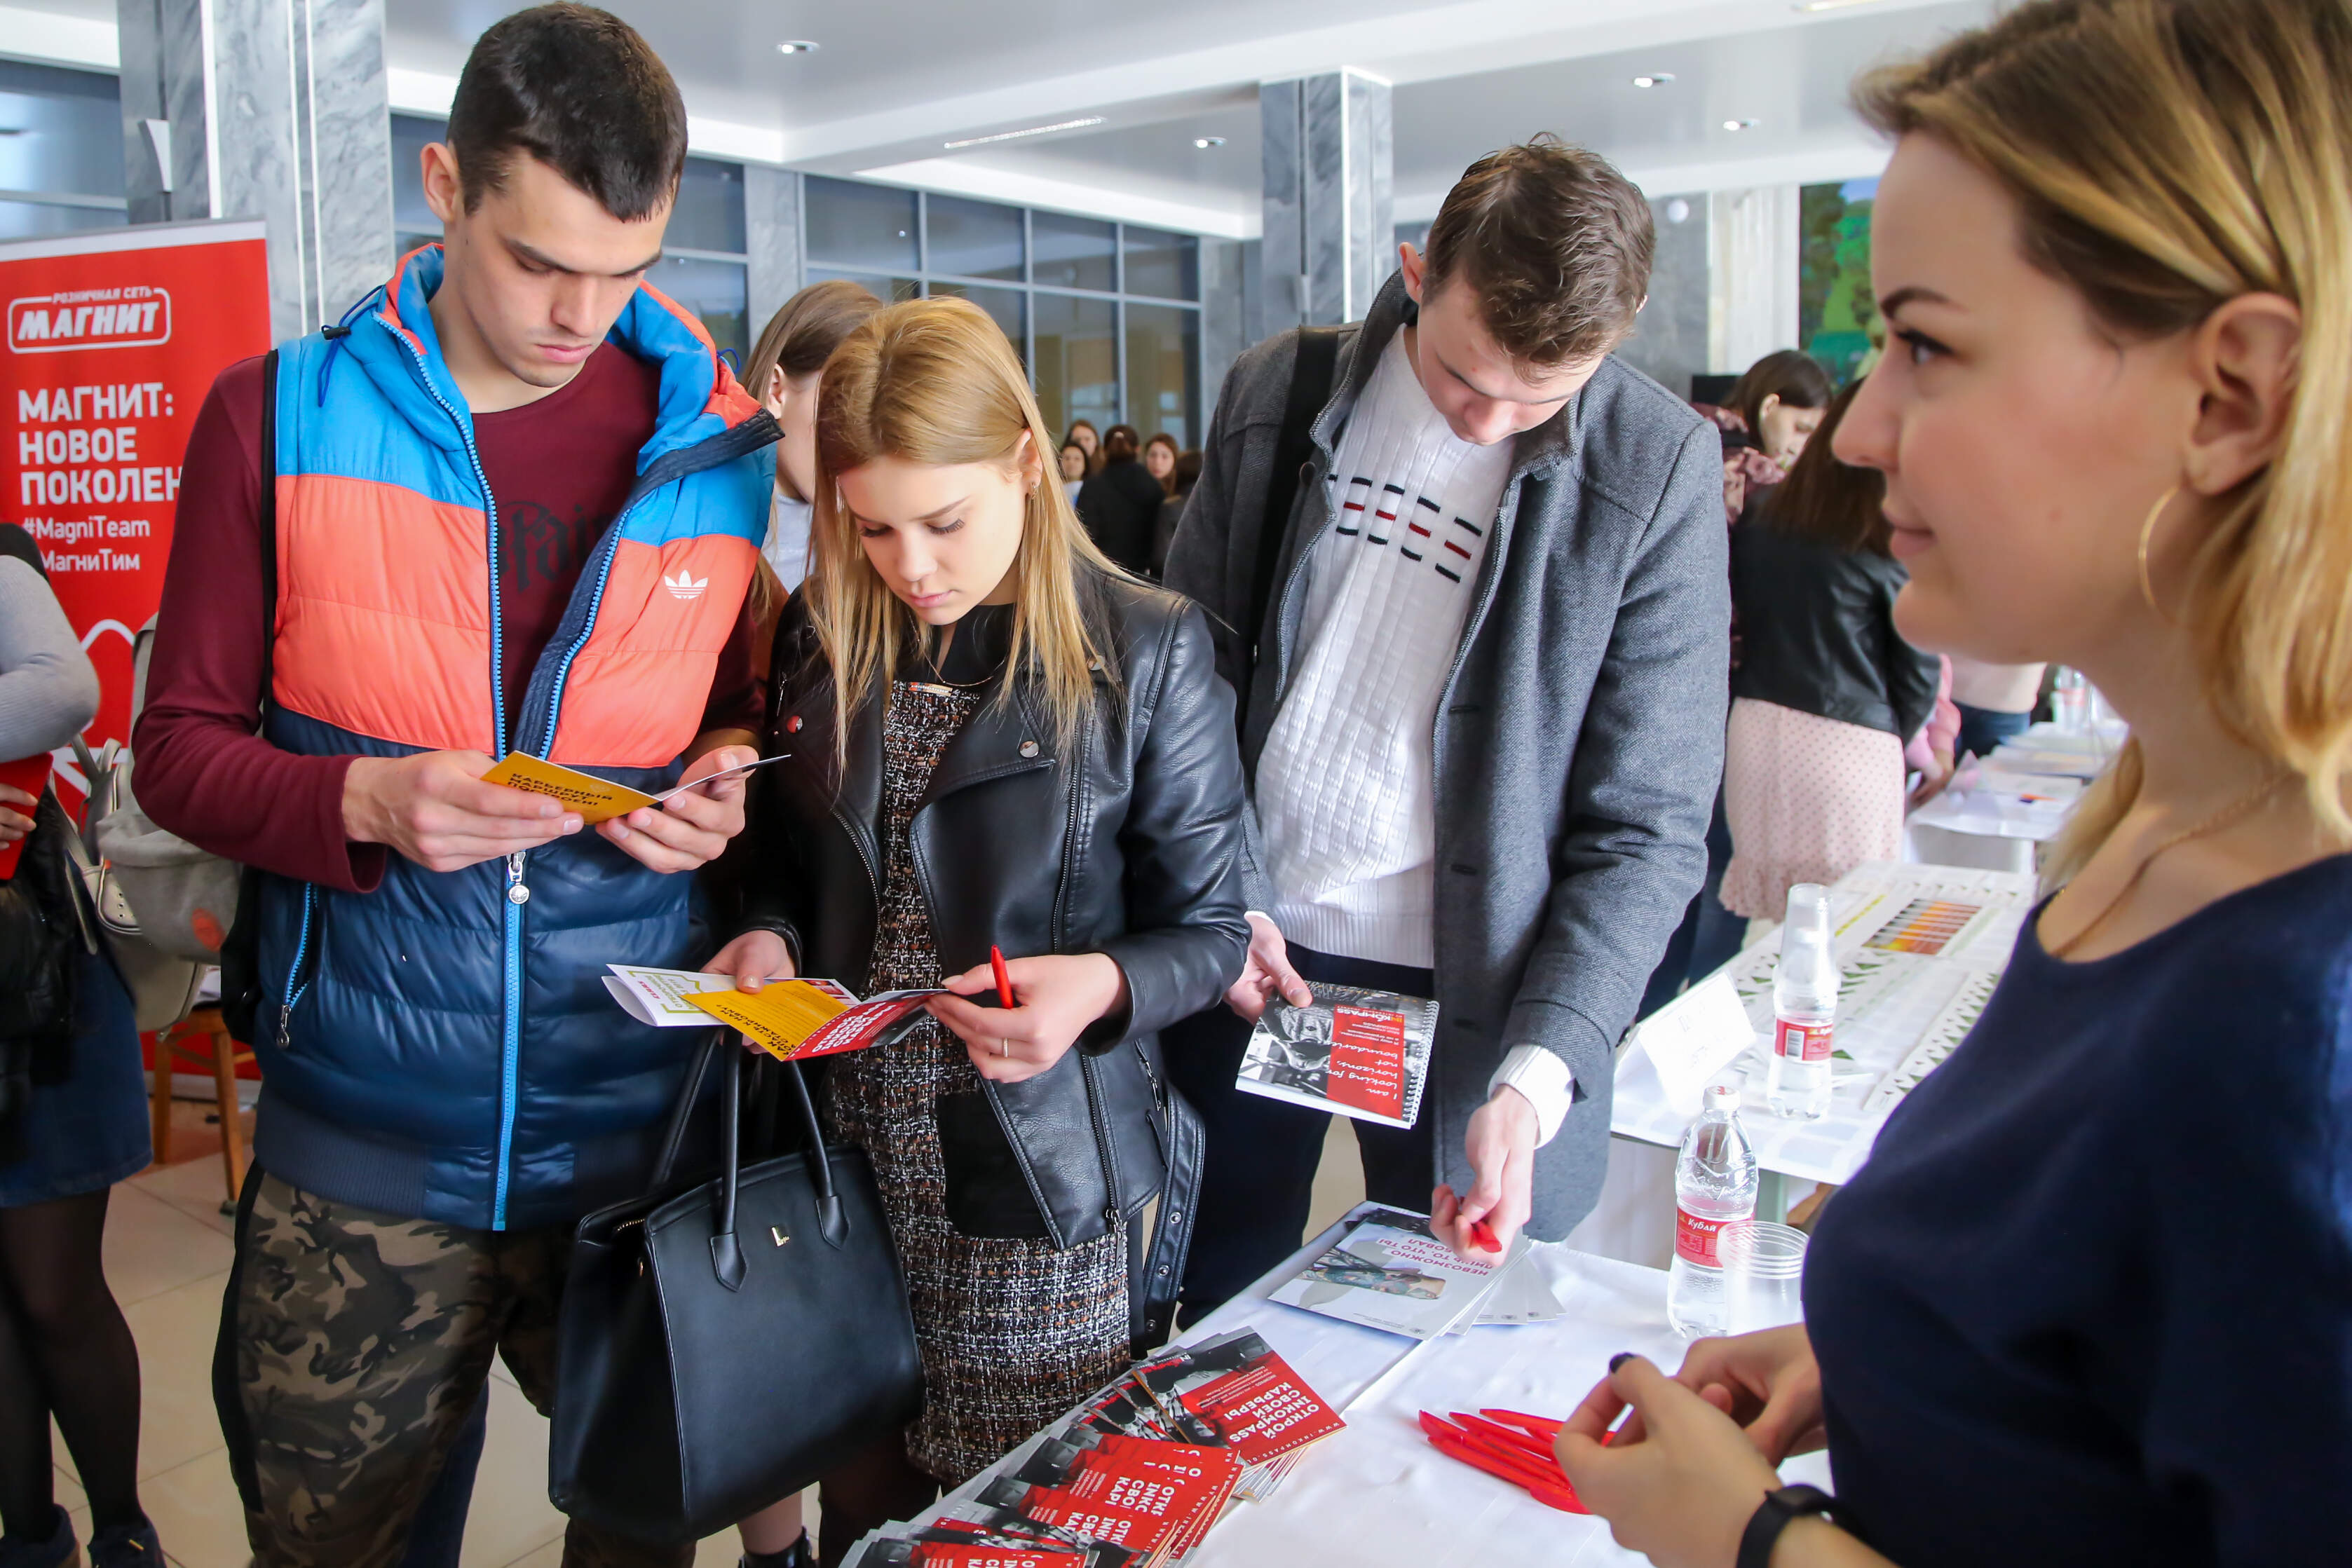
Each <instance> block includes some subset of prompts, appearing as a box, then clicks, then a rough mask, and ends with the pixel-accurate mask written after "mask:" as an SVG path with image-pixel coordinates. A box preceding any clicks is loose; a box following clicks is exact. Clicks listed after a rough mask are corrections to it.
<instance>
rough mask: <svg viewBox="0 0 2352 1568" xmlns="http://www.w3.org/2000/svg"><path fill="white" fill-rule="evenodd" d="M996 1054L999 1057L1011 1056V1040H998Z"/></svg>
mask: <svg viewBox="0 0 2352 1568" xmlns="http://www.w3.org/2000/svg"><path fill="white" fill-rule="evenodd" d="M996 1054H997V1055H999V1056H1010V1055H1012V1054H1013V1042H1012V1041H1011V1040H1003V1039H1000V1040H997V1042H996Z"/></svg>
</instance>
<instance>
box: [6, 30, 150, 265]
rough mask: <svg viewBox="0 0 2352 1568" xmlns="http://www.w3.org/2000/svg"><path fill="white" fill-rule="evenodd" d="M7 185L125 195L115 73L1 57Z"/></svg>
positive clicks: (76, 224) (84, 224) (72, 225)
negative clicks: (111, 74)
mask: <svg viewBox="0 0 2352 1568" xmlns="http://www.w3.org/2000/svg"><path fill="white" fill-rule="evenodd" d="M0 131H5V132H7V134H5V135H0V190H8V191H55V192H61V193H68V194H73V195H82V196H119V195H121V194H122V98H121V89H120V88H119V87H118V85H117V84H116V81H115V78H113V77H111V76H105V75H100V73H98V72H96V71H75V70H63V69H60V68H57V67H55V66H35V65H26V64H24V63H22V62H20V61H16V60H0ZM26 221H36V220H26ZM37 221H42V222H47V221H48V220H46V219H43V220H37ZM112 221H113V222H115V223H121V221H122V220H121V218H119V217H118V218H115V219H113V220H112ZM89 226H90V225H89V223H87V222H82V221H76V222H73V223H69V224H68V225H67V227H68V228H88V227H89ZM35 232H37V233H42V234H58V233H62V232H63V230H59V229H40V230H37V231H35Z"/></svg>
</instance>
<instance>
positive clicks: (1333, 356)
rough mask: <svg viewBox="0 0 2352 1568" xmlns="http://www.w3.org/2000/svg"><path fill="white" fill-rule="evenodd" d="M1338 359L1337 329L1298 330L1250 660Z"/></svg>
mask: <svg viewBox="0 0 2352 1568" xmlns="http://www.w3.org/2000/svg"><path fill="white" fill-rule="evenodd" d="M1338 366H1339V328H1337V327H1301V328H1300V329H1298V358H1297V361H1294V362H1293V364H1292V366H1291V370H1290V401H1289V402H1287V403H1286V404H1285V405H1284V406H1283V411H1282V433H1281V434H1279V435H1278V436H1276V438H1275V444H1274V473H1273V476H1272V477H1271V478H1269V479H1268V481H1267V483H1266V487H1265V517H1264V518H1263V519H1261V520H1260V522H1259V524H1258V530H1257V571H1256V574H1255V576H1254V577H1252V578H1251V580H1250V618H1249V625H1248V632H1249V637H1250V643H1251V648H1252V658H1251V662H1252V663H1253V664H1255V662H1256V658H1255V650H1256V647H1257V644H1258V643H1259V641H1260V640H1261V639H1262V638H1264V637H1265V635H1266V624H1265V616H1266V612H1267V610H1268V609H1269V608H1270V607H1271V605H1272V603H1273V600H1274V593H1275V574H1276V570H1278V569H1279V567H1280V566H1281V564H1282V546H1283V541H1284V540H1286V539H1287V538H1289V537H1290V517H1291V513H1292V512H1293V511H1294V510H1296V509H1297V504H1298V484H1299V481H1300V480H1301V479H1303V478H1304V477H1305V476H1306V473H1307V459H1308V458H1309V457H1311V456H1313V455H1314V451H1315V443H1314V436H1313V434H1312V433H1313V430H1314V426H1315V416H1316V415H1317V414H1318V413H1322V412H1323V405H1324V404H1325V403H1328V402H1330V401H1331V378H1332V373H1333V371H1335V370H1336V369H1337V368H1338ZM1237 695H1239V696H1240V697H1241V698H1242V699H1243V700H1244V701H1246V700H1247V698H1248V695H1249V694H1248V693H1247V692H1246V691H1244V692H1242V693H1239V694H1237ZM1238 716H1239V714H1238V710H1237V711H1236V717H1238Z"/></svg>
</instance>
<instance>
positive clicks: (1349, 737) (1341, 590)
mask: <svg viewBox="0 0 2352 1568" xmlns="http://www.w3.org/2000/svg"><path fill="white" fill-rule="evenodd" d="M1511 453H1512V444H1511V443H1510V442H1507V441H1503V442H1497V443H1496V444H1494V445H1492V446H1478V445H1475V444H1472V443H1470V442H1467V441H1464V440H1462V439H1461V438H1460V437H1459V436H1457V435H1455V434H1454V432H1453V431H1452V430H1450V429H1448V428H1447V426H1446V423H1445V420H1444V416H1442V415H1441V414H1439V413H1438V412H1437V410H1436V408H1435V406H1434V405H1433V404H1432V403H1431V402H1430V401H1429V394H1428V393H1427V392H1423V390H1422V386H1421V381H1420V378H1419V377H1417V376H1415V375H1414V374H1413V371H1412V361H1410V360H1408V359H1407V358H1406V356H1405V334H1403V333H1402V332H1400V333H1398V334H1397V335H1396V336H1395V337H1394V338H1392V339H1391V340H1389V346H1388V348H1387V349H1386V350H1384V351H1383V352H1382V353H1381V362H1380V363H1379V364H1378V365H1377V366H1375V367H1374V368H1373V370H1372V377H1371V380H1370V382H1369V383H1367V384H1366V386H1365V388H1364V393H1363V396H1362V398H1361V399H1360V400H1359V402H1357V405H1356V411H1355V413H1354V414H1353V416H1352V417H1350V418H1349V422H1348V428H1347V430H1346V431H1345V432H1344V433H1343V434H1341V435H1340V437H1339V450H1338V451H1337V452H1336V453H1334V454H1333V455H1332V468H1331V474H1330V483H1331V488H1332V501H1333V508H1334V510H1335V512H1336V514H1337V517H1338V520H1337V521H1336V522H1335V523H1334V524H1333V525H1332V527H1331V528H1329V529H1328V531H1326V532H1325V534H1324V535H1323V537H1322V538H1320V539H1318V540H1317V541H1316V544H1315V549H1314V551H1313V553H1312V554H1310V555H1309V556H1308V558H1307V601H1306V603H1305V605H1303V606H1302V607H1301V611H1300V614H1299V618H1298V643H1299V647H1298V658H1297V664H1296V665H1295V666H1294V678H1293V680H1292V683H1291V685H1290V688H1289V690H1288V691H1287V692H1286V694H1285V695H1284V696H1283V700H1282V707H1281V710H1280V711H1279V712H1277V713H1276V715H1275V717H1274V727H1273V730H1272V731H1271V732H1270V733H1269V734H1268V735H1267V737H1266V742H1265V751H1264V752H1263V753H1262V754H1261V755H1260V757H1259V758H1258V767H1257V809H1258V816H1259V821H1260V822H1261V824H1262V825H1263V826H1264V828H1265V847H1266V859H1267V862H1268V864H1267V870H1268V873H1269V874H1270V878H1271V880H1272V882H1273V883H1274V889H1275V906H1274V908H1273V909H1272V910H1271V911H1269V912H1268V913H1270V914H1271V915H1273V916H1274V922H1275V924H1276V925H1278V926H1279V927H1281V929H1282V933H1283V935H1284V936H1285V937H1286V938H1287V939H1289V940H1291V941H1294V942H1297V943H1298V944H1300V945H1301V946H1306V947H1310V948H1312V949H1314V950H1315V951H1316V952H1318V953H1328V954H1331V955H1333V956H1338V957H1348V958H1368V959H1370V960H1373V961H1374V962H1377V963H1383V964H1399V965H1402V966H1405V967H1409V968H1415V969H1427V968H1432V967H1434V952H1435V946H1436V941H1435V927H1434V923H1435V906H1436V897H1435V894H1436V885H1435V876H1434V871H1435V865H1434V862H1435V860H1436V852H1437V758H1436V753H1435V741H1436V734H1437V703H1438V698H1439V697H1440V696H1441V695H1443V693H1444V686H1445V677H1446V675H1447V674H1449V673H1450V672H1451V671H1452V669H1453V665H1454V655H1455V653H1456V652H1457V651H1458V650H1459V648H1460V647H1461V643H1462V627H1463V623H1464V622H1465V621H1466V620H1467V619H1468V617H1469V613H1470V596H1471V594H1472V593H1473V592H1475V591H1476V588H1477V582H1478V564H1479V562H1480V561H1481V560H1482V559H1485V557H1486V542H1487V539H1488V538H1490V537H1491V536H1492V534H1493V532H1494V527H1495V518H1496V512H1497V510H1498V509H1499V507H1500V506H1501V503H1502V498H1503V486H1505V485H1506V484H1507V483H1508V482H1509V480H1510V475H1511ZM1492 1082H1494V1083H1495V1084H1498V1085H1499V1084H1508V1085H1510V1086H1511V1087H1512V1088H1514V1089H1517V1090H1518V1091H1519V1092H1521V1093H1522V1094H1524V1095H1526V1096H1527V1098H1528V1103H1530V1104H1532V1105H1533V1106H1534V1107H1535V1112H1536V1121H1537V1137H1538V1142H1541V1143H1549V1142H1550V1141H1551V1139H1552V1136H1553V1134H1556V1133H1558V1132H1559V1125H1560V1122H1561V1120H1562V1118H1564V1117H1565V1116H1566V1115H1567V1114H1568V1108H1569V1104H1570V1100H1571V1098H1572V1095H1573V1092H1574V1082H1573V1080H1572V1079H1571V1077H1570V1073H1569V1071H1568V1066H1567V1064H1566V1063H1565V1062H1563V1061H1561V1060H1560V1059H1559V1057H1558V1056H1557V1055H1555V1054H1553V1053H1552V1052H1550V1051H1546V1050H1544V1049H1543V1048H1542V1047H1541V1046H1538V1045H1528V1044H1519V1045H1515V1046H1513V1047H1512V1048H1511V1050H1510V1051H1508V1052H1507V1054H1506V1055H1505V1057H1504V1060H1503V1063H1502V1065H1501V1066H1500V1067H1499V1068H1497V1069H1496V1071H1495V1074H1494V1077H1493V1079H1492Z"/></svg>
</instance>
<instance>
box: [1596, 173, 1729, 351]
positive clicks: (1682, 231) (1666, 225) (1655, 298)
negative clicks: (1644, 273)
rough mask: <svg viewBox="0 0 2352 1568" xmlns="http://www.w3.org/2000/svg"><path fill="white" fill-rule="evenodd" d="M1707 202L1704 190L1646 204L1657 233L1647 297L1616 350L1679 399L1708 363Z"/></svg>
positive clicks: (1662, 197)
mask: <svg viewBox="0 0 2352 1568" xmlns="http://www.w3.org/2000/svg"><path fill="white" fill-rule="evenodd" d="M1708 205H1709V204H1708V201H1707V198H1706V195H1705V194H1704V193H1700V194H1697V195H1688V196H1661V197H1659V198H1657V199H1655V200H1654V201H1652V202H1651V203H1650V219H1651V222H1652V223H1653V224H1654V225H1655V227H1656V229H1657V235H1658V247H1657V255H1656V257H1655V259H1654V260H1653V261H1652V262H1651V264H1650V297H1649V298H1648V299H1646V300H1645V301H1643V305H1642V313H1641V314H1640V315H1639V316H1637V317H1635V318H1634V319H1633V336H1632V337H1630V338H1628V339H1627V340H1625V342H1624V344H1623V346H1622V347H1621V348H1620V349H1619V350H1617V352H1618V356H1619V357H1620V358H1622V359H1623V360H1624V361H1626V362H1627V363H1628V364H1631V365H1633V367H1634V368H1635V369H1637V370H1640V371H1645V372H1647V373H1648V374H1649V375H1651V376H1653V377H1654V378H1655V379H1656V380H1657V381H1658V382H1659V383H1660V384H1662V385H1663V386H1664V387H1665V389H1666V390H1667V391H1668V392H1673V393H1674V394H1675V396H1676V397H1680V398H1686V397H1688V396H1690V395H1691V377H1692V376H1694V375H1696V374H1699V373H1701V372H1703V371H1706V368H1707V365H1708V358H1707V355H1708V344H1707V330H1708V328H1709V326H1710V325H1711V322H1710V320H1709V311H1708V288H1709V278H1708V273H1709V262H1710V257H1709V255H1708V250H1709V246H1708V243H1707V235H1708V222H1707V215H1708V214H1707V209H1708Z"/></svg>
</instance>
